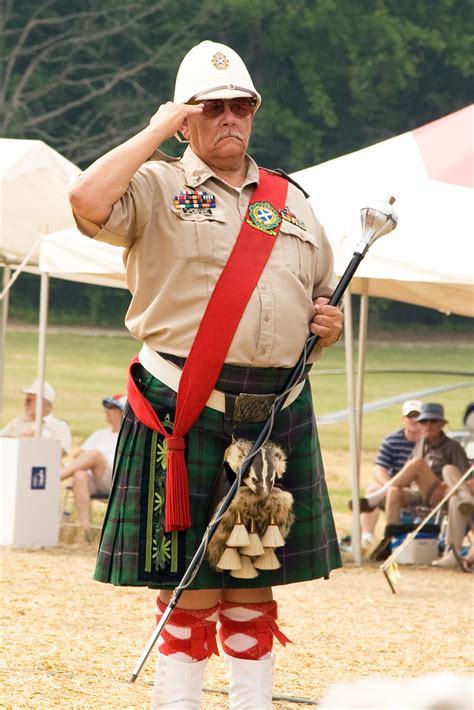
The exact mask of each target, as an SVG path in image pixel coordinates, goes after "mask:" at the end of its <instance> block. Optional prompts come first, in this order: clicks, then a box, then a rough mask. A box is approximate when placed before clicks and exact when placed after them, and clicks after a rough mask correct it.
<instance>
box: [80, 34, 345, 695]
mask: <svg viewBox="0 0 474 710" xmlns="http://www.w3.org/2000/svg"><path fill="white" fill-rule="evenodd" d="M260 103H261V97H260V94H259V93H258V92H257V90H256V89H255V87H254V85H253V82H252V79H251V77H250V75H249V73H248V71H247V68H246V66H245V64H244V63H243V61H242V59H241V58H240V57H239V56H238V54H236V52H234V51H233V50H232V49H230V48H229V47H227V46H225V45H222V44H217V43H215V42H210V41H205V42H202V43H200V44H199V45H197V46H195V47H193V49H191V50H190V52H188V54H187V55H186V56H185V57H184V59H183V61H182V63H181V65H180V67H179V70H178V74H177V78H176V87H175V95H174V100H173V102H168V103H165V104H163V105H162V106H160V108H159V109H158V111H157V112H156V114H155V115H154V116H153V117H152V118H151V120H150V122H149V125H148V126H147V127H146V128H144V129H143V130H142V131H140V132H139V133H138V134H137V135H135V136H134V137H132V138H131V139H130V140H128V141H126V142H125V143H124V144H123V145H120V146H118V147H117V148H115V149H114V150H112V151H110V152H109V153H107V154H106V155H104V156H103V157H102V158H100V159H99V160H97V161H96V162H95V163H94V164H93V165H91V166H90V167H89V168H88V169H87V170H86V171H85V172H84V173H83V174H82V175H81V176H80V177H79V179H78V180H77V182H76V184H75V185H74V187H73V188H72V190H71V203H72V206H73V210H74V214H75V217H76V220H77V223H78V225H79V227H80V229H81V230H82V231H83V232H84V233H85V234H87V235H89V236H90V237H93V238H94V239H99V240H102V241H106V242H108V243H110V244H116V245H120V246H124V247H125V257H124V258H125V264H126V270H127V282H128V286H129V289H130V291H131V293H132V301H131V305H130V308H129V310H128V313H127V316H126V325H127V327H128V328H129V330H130V331H131V333H132V334H133V335H134V336H135V337H136V338H137V339H139V340H141V341H142V342H143V346H142V349H141V351H140V354H139V357H138V358H137V359H136V361H134V362H132V364H131V367H130V375H129V389H128V401H129V405H127V407H126V410H125V412H124V422H123V426H122V429H121V433H120V436H119V442H118V450H117V456H116V462H115V472H114V482H113V488H112V492H111V497H110V503H109V508H108V512H107V515H106V519H105V523H104V529H103V533H102V540H101V545H100V549H99V555H98V561H97V568H96V573H95V578H96V579H98V580H100V581H103V582H111V583H113V584H121V585H148V586H150V587H154V588H159V589H160V595H159V597H158V600H157V609H158V611H157V613H158V617H159V616H160V615H161V614H162V613H163V611H164V609H165V608H166V604H167V602H168V600H169V598H170V594H171V591H170V590H172V589H173V588H174V587H175V586H176V585H177V583H178V582H179V580H180V579H181V577H182V575H183V573H184V571H185V570H186V568H187V566H188V564H189V562H190V560H191V559H192V556H193V555H194V552H195V550H196V548H197V547H198V545H199V543H200V541H201V538H202V535H203V533H204V531H205V528H206V525H207V520H208V516H209V510H208V508H209V500H208V499H209V496H210V493H211V490H212V488H213V486H214V484H215V482H216V479H217V478H218V475H219V469H220V467H221V463H222V460H223V457H224V455H225V451H226V449H227V447H228V446H229V444H230V443H231V442H232V440H233V439H238V438H240V439H242V438H243V439H246V440H255V439H256V437H257V436H258V433H259V431H260V429H261V426H262V417H263V419H265V416H266V414H265V412H268V411H270V407H271V402H272V401H273V398H274V395H275V394H278V393H280V392H281V391H282V389H283V387H284V383H285V381H286V379H287V377H288V373H289V370H290V368H292V367H293V366H294V365H295V364H296V362H297V360H298V357H299V355H300V353H301V351H302V349H303V347H304V343H305V341H306V339H307V337H308V335H309V333H310V331H311V332H312V333H314V334H317V335H319V336H320V337H321V340H320V341H319V343H318V347H317V348H316V350H315V352H314V355H313V359H314V360H316V359H318V358H319V357H320V354H321V351H322V348H324V347H328V346H330V345H332V344H333V343H335V342H336V341H337V340H338V338H339V337H340V333H341V328H342V315H341V312H340V311H339V309H337V308H335V307H332V306H329V305H328V300H329V296H330V295H331V293H332V291H333V289H334V286H335V276H334V272H333V257H332V252H331V249H330V246H329V243H328V240H327V238H326V235H325V233H324V230H323V228H322V227H321V225H320V224H319V222H318V220H317V219H316V217H315V215H314V214H313V212H312V210H311V208H310V206H309V204H308V202H307V201H306V199H305V195H304V194H303V192H302V191H301V190H300V189H299V188H298V187H297V186H295V185H294V184H292V183H291V182H289V181H288V180H287V179H286V178H284V177H282V176H281V175H279V174H275V173H272V172H271V171H266V170H262V169H259V168H258V167H257V165H256V163H255V162H254V161H253V160H252V158H251V157H250V156H249V155H247V153H246V150H247V145H248V142H249V138H250V133H251V129H252V122H253V119H254V116H255V113H256V111H257V110H258V108H259V106H260ZM175 134H179V136H180V137H181V139H182V140H183V139H184V141H186V142H189V146H188V147H187V148H186V150H185V152H184V155H183V157H182V158H181V159H174V158H169V157H167V156H165V155H164V154H162V153H160V152H158V151H157V149H158V146H159V145H160V144H161V143H162V142H163V141H164V140H166V139H168V138H170V137H171V136H173V135H175ZM307 370H308V368H307ZM307 370H306V372H305V373H302V378H301V383H300V384H299V385H297V387H296V388H295V389H294V391H292V392H291V393H290V394H289V396H288V398H287V400H286V402H285V405H286V406H285V408H284V409H283V410H282V412H281V413H280V415H279V416H278V418H277V421H276V423H275V425H274V428H273V431H272V434H271V438H272V441H273V442H274V443H275V444H277V445H278V446H279V447H281V449H283V451H284V453H285V455H286V457H287V465H286V469H287V470H286V473H285V476H284V486H285V488H286V489H287V490H288V491H289V492H290V493H291V494H292V496H293V499H294V509H293V513H294V516H295V522H294V524H293V526H292V528H291V530H290V532H289V535H288V537H287V539H286V543H285V545H284V546H283V547H280V548H279V549H278V550H277V551H276V554H277V559H278V562H277V564H278V567H277V568H276V569H264V570H260V571H259V570H256V569H254V568H253V567H252V569H253V573H252V574H251V576H249V577H242V576H241V575H239V572H238V570H235V569H234V570H233V571H229V570H224V571H223V570H222V569H213V568H212V567H211V566H210V565H209V563H208V562H207V561H204V562H203V564H202V565H201V567H200V569H199V572H198V574H197V575H196V576H195V578H194V579H193V581H192V583H191V584H190V586H189V590H188V591H186V592H184V593H183V595H182V596H181V598H180V601H179V604H178V608H177V609H176V610H175V611H174V613H173V615H172V617H171V619H170V622H169V623H168V624H167V626H166V627H165V630H164V632H163V634H162V636H161V638H160V646H159V654H158V666H157V675H156V679H155V685H154V690H153V705H154V707H157V708H159V707H167V708H168V707H176V708H178V707H181V708H199V707H200V694H201V684H202V675H203V672H204V667H205V665H206V662H207V660H208V657H209V656H210V655H211V654H212V653H213V652H217V646H216V639H215V635H216V622H217V621H218V620H219V622H220V629H219V636H220V641H221V645H222V647H223V651H224V654H225V658H226V662H227V666H228V672H229V679H230V690H229V693H230V699H231V707H234V706H235V707H237V706H238V707H258V708H270V707H271V695H272V690H271V688H272V672H273V664H274V661H273V656H272V653H271V650H272V641H273V635H274V634H275V635H277V636H278V637H279V638H280V640H283V641H284V640H285V637H284V636H283V634H281V632H280V631H279V630H278V627H277V625H276V618H277V609H276V602H275V601H274V600H273V596H272V586H275V585H280V584H289V583H291V582H299V581H303V580H308V579H315V578H318V577H328V576H329V572H330V570H331V569H334V568H335V567H339V566H340V564H341V563H340V555H339V549H338V544H337V538H336V533H335V529H334V523H333V518H332V513H331V508H330V504H329V500H328V494H327V488H326V484H325V481H324V474H323V469H322V464H321V458H320V451H319V443H318V439H317V432H316V427H315V422H314V414H313V407H312V400H311V390H310V385H309V381H308V380H307V378H306V375H307ZM243 402H245V406H242V403H243ZM262 412H263V414H262ZM274 566H275V565H274Z"/></svg>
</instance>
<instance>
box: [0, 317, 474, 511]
mask: <svg viewBox="0 0 474 710" xmlns="http://www.w3.org/2000/svg"><path fill="white" fill-rule="evenodd" d="M138 349H139V345H138V343H137V342H136V341H135V340H133V339H132V338H131V337H130V336H128V335H126V334H124V335H102V336H92V335H78V334H66V333H59V334H57V333H51V334H49V335H48V341H47V363H46V378H47V379H48V381H50V382H51V384H52V385H53V386H54V387H55V389H56V393H57V401H56V402H55V406H54V411H55V413H56V415H57V416H59V417H61V418H63V419H66V420H67V421H68V422H69V424H70V426H71V429H72V433H73V443H74V446H79V445H80V443H81V442H82V441H83V440H84V439H85V437H86V436H88V435H89V434H90V433H91V432H92V431H94V430H95V429H98V428H101V427H103V426H104V418H103V413H102V406H101V400H102V398H103V397H104V396H107V395H110V394H115V393H119V392H124V391H125V388H126V370H127V364H128V362H129V361H130V359H131V357H132V356H133V355H134V354H135V353H136V352H137V351H138ZM36 350H37V336H36V334H35V333H34V332H21V331H15V330H11V331H10V332H9V333H8V335H7V348H6V362H5V401H4V408H3V414H2V419H1V423H2V424H3V423H5V422H7V421H8V420H9V419H11V418H12V417H13V416H15V415H16V414H18V413H19V412H20V411H21V409H22V401H23V395H22V394H21V392H20V389H21V387H23V386H25V385H28V384H29V383H30V382H31V381H32V380H33V379H34V377H35V373H36V357H37V355H36ZM366 364H367V368H368V369H369V370H370V369H377V368H386V369H390V368H394V369H405V370H423V369H424V370H425V371H424V372H422V373H420V372H418V373H413V374H411V373H409V372H406V373H383V374H380V373H375V374H370V373H369V374H367V376H366V381H365V400H366V402H369V401H373V400H378V399H382V398H386V397H390V396H394V395H399V394H403V393H407V395H409V393H411V392H414V391H416V390H420V389H424V388H426V389H427V388H430V387H437V386H442V385H447V384H451V383H453V384H454V383H457V382H469V381H470V379H472V386H470V387H468V388H464V389H456V390H452V391H449V392H443V393H441V394H439V395H434V396H431V398H428V400H427V401H440V402H443V404H444V406H445V409H446V415H447V419H448V420H449V425H448V427H447V428H448V429H449V428H451V429H453V430H456V429H462V414H463V412H464V409H465V407H466V404H467V403H468V402H470V401H473V400H474V378H469V376H467V375H448V374H435V373H430V372H429V371H430V370H443V371H446V372H449V371H459V372H466V371H473V369H474V368H473V364H474V363H473V350H472V346H471V345H470V344H469V343H468V342H467V341H466V340H464V341H463V342H462V343H457V344H456V342H445V343H437V344H436V343H430V342H427V341H423V342H419V343H409V344H406V345H398V344H394V343H388V342H377V343H369V347H368V350H367V361H366ZM343 367H344V347H343V345H342V344H337V345H335V346H334V347H332V348H329V349H328V350H327V351H326V352H325V355H324V358H323V360H322V362H321V363H320V364H319V366H317V367H315V368H313V372H312V374H311V383H312V387H313V392H314V402H315V409H316V414H317V416H318V415H319V416H321V415H324V414H328V413H331V412H334V411H338V410H340V409H344V408H345V407H346V403H347V401H346V378H345V375H344V374H337V375H332V374H325V371H326V370H333V369H335V370H337V369H340V368H343ZM318 373H320V374H318ZM399 423H400V405H399V404H397V405H393V406H390V407H388V408H386V409H382V410H380V411H377V412H373V413H370V414H366V415H365V416H364V420H363V451H362V462H361V482H362V485H364V484H365V483H366V482H367V481H368V480H370V478H371V475H372V473H371V472H372V461H373V458H374V453H375V451H376V449H377V447H378V445H379V443H380V441H381V439H382V438H383V437H384V436H385V435H386V434H387V433H388V432H390V431H393V430H394V429H396V428H397V427H398V425H399ZM319 435H320V440H321V446H322V449H323V458H324V461H325V469H326V477H327V481H328V485H329V488H330V492H331V497H332V502H333V506H334V510H335V511H336V512H339V513H341V514H342V515H344V514H345V512H346V511H347V500H348V498H350V497H351V495H350V494H351V491H350V487H351V475H350V459H349V454H348V448H349V443H348V442H349V437H348V427H347V422H345V421H343V422H341V423H338V424H331V425H325V426H320V428H319Z"/></svg>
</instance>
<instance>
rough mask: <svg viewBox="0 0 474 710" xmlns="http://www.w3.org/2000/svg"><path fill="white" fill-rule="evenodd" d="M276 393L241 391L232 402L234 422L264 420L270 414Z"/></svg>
mask: <svg viewBox="0 0 474 710" xmlns="http://www.w3.org/2000/svg"><path fill="white" fill-rule="evenodd" d="M275 398H276V394H247V393H246V392H241V393H240V394H238V395H237V397H236V398H235V402H234V412H233V415H232V419H233V420H234V422H264V421H265V420H266V419H268V417H269V416H270V413H271V410H272V406H273V403H274V401H275Z"/></svg>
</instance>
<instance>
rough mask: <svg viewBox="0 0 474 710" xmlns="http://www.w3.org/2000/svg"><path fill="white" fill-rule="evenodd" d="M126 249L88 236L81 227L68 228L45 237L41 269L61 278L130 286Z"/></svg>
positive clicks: (113, 285)
mask: <svg viewBox="0 0 474 710" xmlns="http://www.w3.org/2000/svg"><path fill="white" fill-rule="evenodd" d="M123 251H124V250H123V249H122V248H121V247H114V246H111V245H110V244H105V242H99V241H96V240H94V239H89V237H85V236H84V235H83V234H81V233H80V232H79V230H78V229H66V230H64V231H61V232H55V233H54V234H48V235H47V236H46V237H45V238H44V239H43V241H42V243H41V248H40V257H39V268H40V271H41V272H42V273H45V274H48V275H49V276H53V277H58V278H61V279H68V280H70V281H80V282H83V283H88V284H95V285H97V286H112V287H115V288H127V283H126V280H125V267H124V263H123Z"/></svg>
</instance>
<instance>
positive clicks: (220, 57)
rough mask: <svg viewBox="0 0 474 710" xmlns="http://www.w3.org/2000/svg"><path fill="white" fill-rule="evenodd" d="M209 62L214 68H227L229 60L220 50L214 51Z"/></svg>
mask: <svg viewBox="0 0 474 710" xmlns="http://www.w3.org/2000/svg"><path fill="white" fill-rule="evenodd" d="M211 62H212V64H213V65H214V66H215V68H216V69H227V67H228V66H229V60H228V59H227V57H226V56H225V54H223V53H222V52H216V53H215V54H214V55H213V57H212V59H211Z"/></svg>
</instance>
